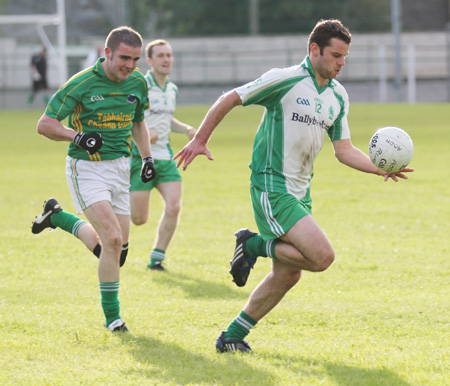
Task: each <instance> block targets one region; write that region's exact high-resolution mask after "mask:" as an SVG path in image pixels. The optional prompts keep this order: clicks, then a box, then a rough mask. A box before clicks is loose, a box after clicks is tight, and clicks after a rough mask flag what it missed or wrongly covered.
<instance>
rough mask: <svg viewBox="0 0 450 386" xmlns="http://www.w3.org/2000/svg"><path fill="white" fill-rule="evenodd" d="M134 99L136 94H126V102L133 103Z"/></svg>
mask: <svg viewBox="0 0 450 386" xmlns="http://www.w3.org/2000/svg"><path fill="white" fill-rule="evenodd" d="M136 99H137V98H136V95H134V94H130V95H128V98H127V102H128V103H130V104H133V103H136Z"/></svg>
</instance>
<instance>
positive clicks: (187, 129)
mask: <svg viewBox="0 0 450 386" xmlns="http://www.w3.org/2000/svg"><path fill="white" fill-rule="evenodd" d="M170 129H171V130H172V131H174V132H175V133H182V134H186V135H187V136H188V138H189V139H192V138H194V135H195V133H196V132H197V130H195V129H194V128H193V127H192V126H189V125H187V124H186V123H183V122H180V121H179V120H178V119H176V118H172V124H171V127H170Z"/></svg>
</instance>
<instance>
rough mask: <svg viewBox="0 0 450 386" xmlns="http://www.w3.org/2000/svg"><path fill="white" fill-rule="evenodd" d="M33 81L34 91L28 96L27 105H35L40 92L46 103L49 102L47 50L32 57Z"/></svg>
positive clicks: (43, 49)
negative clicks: (35, 99)
mask: <svg viewBox="0 0 450 386" xmlns="http://www.w3.org/2000/svg"><path fill="white" fill-rule="evenodd" d="M31 79H32V83H33V84H32V89H31V92H30V95H28V101H27V105H28V106H29V107H30V106H32V105H33V101H34V98H35V97H36V94H37V93H38V92H42V93H43V95H42V97H43V100H44V103H45V104H47V103H48V101H49V95H48V84H47V49H46V48H45V47H43V48H42V50H41V51H40V52H39V53H37V54H35V55H33V56H32V57H31Z"/></svg>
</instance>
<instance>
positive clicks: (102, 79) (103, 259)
mask: <svg viewBox="0 0 450 386" xmlns="http://www.w3.org/2000/svg"><path fill="white" fill-rule="evenodd" d="M141 52H142V37H141V36H140V34H139V33H137V32H136V31H134V30H133V29H132V28H129V27H120V28H116V29H114V30H112V31H111V32H110V34H109V35H108V37H107V39H106V42H105V58H99V59H98V61H97V63H96V64H95V65H94V66H93V67H89V68H87V69H85V70H84V71H81V72H80V73H78V74H76V75H74V76H73V77H72V78H70V79H69V80H68V81H67V82H66V83H65V84H64V85H63V86H62V87H61V88H60V89H59V90H58V91H57V92H56V93H55V95H53V97H52V99H51V100H50V102H49V104H48V106H47V109H46V111H45V113H44V115H42V117H41V119H40V120H39V123H38V126H37V130H38V133H39V134H41V135H43V136H45V137H47V138H49V139H51V140H53V141H66V142H70V144H69V148H68V156H67V160H66V178H67V182H68V185H69V189H70V191H71V194H72V198H73V201H74V204H75V207H76V209H77V212H78V213H81V212H84V214H85V215H86V217H87V219H88V220H89V223H88V222H86V221H83V220H81V219H79V218H78V217H76V216H74V215H73V214H71V213H69V212H65V211H63V210H62V208H61V206H60V204H59V202H58V201H57V200H56V199H55V198H51V199H49V200H47V201H46V202H45V204H44V211H43V212H42V213H41V214H40V215H39V216H37V217H36V219H35V220H34V221H33V225H32V232H33V233H34V234H37V233H40V232H42V231H43V230H44V229H46V228H53V229H54V228H57V227H58V228H61V229H63V230H65V231H67V232H70V233H72V234H73V235H74V236H76V237H78V238H79V239H80V240H81V241H82V242H83V243H84V244H85V245H86V246H87V247H88V248H89V250H91V251H92V252H93V253H94V254H95V255H96V256H97V257H99V264H98V278H99V285H100V293H101V303H102V308H103V312H104V315H105V318H106V322H105V326H106V327H107V328H108V329H109V330H111V331H122V332H126V331H128V328H127V327H126V325H125V323H124V322H123V320H122V318H121V316H120V305H119V298H118V293H119V277H120V273H119V272H120V266H122V265H123V263H124V262H125V259H126V255H127V253H128V237H129V231H130V210H129V190H128V187H129V178H130V170H129V158H128V157H130V151H131V137H133V140H134V141H135V143H136V145H137V147H138V149H139V153H140V155H141V157H142V161H141V165H142V167H141V173H140V175H141V179H142V181H143V182H144V183H146V182H149V181H150V180H151V179H153V178H154V176H155V170H154V165H153V159H152V157H151V155H152V154H151V150H150V139H149V134H148V130H147V127H146V125H145V121H144V110H145V109H146V108H147V107H148V99H147V82H146V81H145V79H144V76H143V75H142V74H141V72H140V71H139V70H138V69H137V68H136V66H137V63H138V60H139V58H140V56H141ZM66 117H67V118H68V127H66V126H64V125H63V124H62V123H61V121H62V120H63V119H65V118H66Z"/></svg>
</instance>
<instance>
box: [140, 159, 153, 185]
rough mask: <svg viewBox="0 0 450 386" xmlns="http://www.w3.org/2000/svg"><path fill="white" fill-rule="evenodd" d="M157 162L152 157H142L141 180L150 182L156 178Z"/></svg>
mask: <svg viewBox="0 0 450 386" xmlns="http://www.w3.org/2000/svg"><path fill="white" fill-rule="evenodd" d="M155 176H156V172H155V164H154V163H153V158H152V157H145V158H143V159H142V169H141V180H142V182H144V183H145V182H149V181H151V180H153V178H155Z"/></svg>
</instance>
